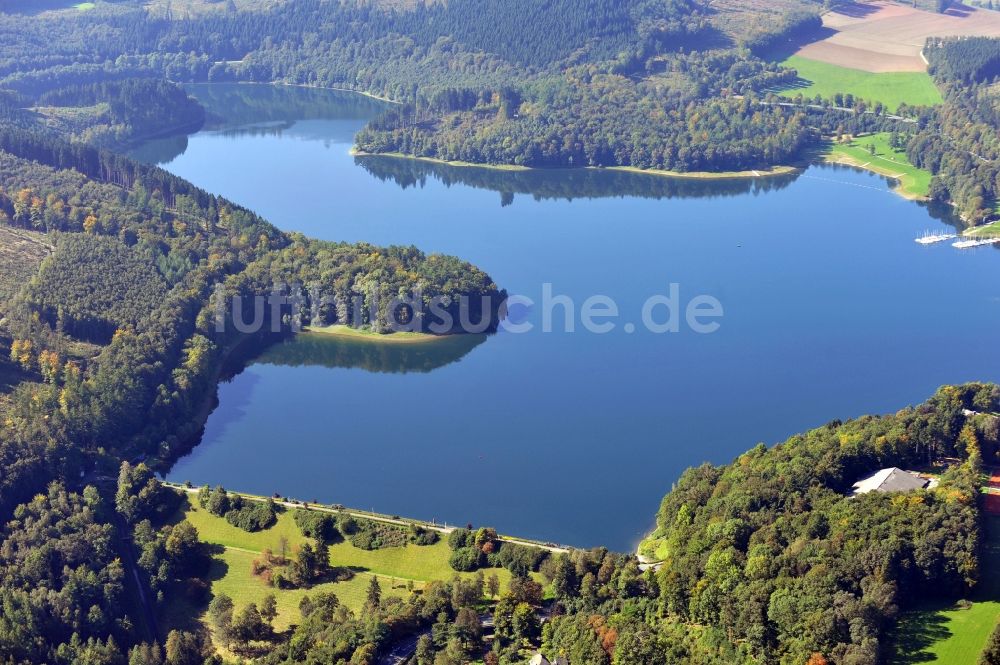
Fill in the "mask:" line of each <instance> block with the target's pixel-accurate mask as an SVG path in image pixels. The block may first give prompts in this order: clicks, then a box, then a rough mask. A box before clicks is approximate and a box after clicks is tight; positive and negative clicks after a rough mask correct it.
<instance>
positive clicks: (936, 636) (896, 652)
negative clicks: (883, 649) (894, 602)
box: [888, 607, 952, 665]
mask: <svg viewBox="0 0 1000 665" xmlns="http://www.w3.org/2000/svg"><path fill="white" fill-rule="evenodd" d="M945 609H949V608H948V607H939V608H936V609H930V608H928V609H924V610H918V611H914V612H910V613H909V614H907V615H906V616H904V617H903V618H902V619H901V620H900V622H899V625H898V626H897V627H896V631H895V635H894V640H893V649H892V653H891V657H890V658H889V661H888V662H889V663H891V665H913V664H914V663H927V662H930V661H933V660H935V659H936V658H937V656H935V655H934V654H933V653H932V652H931V651H930V648H931V647H932V646H933V645H934V644H936V643H938V642H940V641H941V640H944V639H947V638H948V637H951V634H952V633H951V631H950V630H949V629H948V627H947V625H946V624H947V621H948V619H947V617H945V615H944V614H943V613H942V610H945Z"/></svg>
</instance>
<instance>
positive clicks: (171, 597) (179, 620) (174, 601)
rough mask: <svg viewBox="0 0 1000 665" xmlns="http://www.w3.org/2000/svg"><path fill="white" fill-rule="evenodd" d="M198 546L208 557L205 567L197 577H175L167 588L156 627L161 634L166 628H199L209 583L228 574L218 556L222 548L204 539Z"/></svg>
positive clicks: (225, 565)
mask: <svg viewBox="0 0 1000 665" xmlns="http://www.w3.org/2000/svg"><path fill="white" fill-rule="evenodd" d="M202 546H203V547H204V552H205V554H206V555H207V556H210V557H211V559H210V563H209V564H208V566H207V570H206V571H204V573H202V574H199V575H198V576H197V577H191V578H188V579H183V580H177V581H176V582H174V584H173V585H172V588H171V589H170V590H169V591H168V592H167V594H166V597H167V602H166V603H165V604H164V605H163V606H162V607H161V608H160V611H159V623H160V630H161V632H163V633H164V634H163V635H161V638H165V637H166V633H167V632H168V631H170V630H185V631H188V632H197V631H200V630H201V629H202V628H203V626H202V624H201V620H200V619H201V615H202V613H203V612H204V611H205V608H207V607H208V605H209V603H211V602H212V599H213V598H214V595H213V594H212V584H213V583H214V582H217V581H219V580H221V579H222V578H224V577H225V576H226V575H228V574H229V564H228V563H226V562H225V561H223V560H222V559H221V558H219V555H220V554H222V553H223V552H225V551H226V548H224V547H222V546H221V545H210V544H207V543H203V544H202ZM199 573H201V571H199Z"/></svg>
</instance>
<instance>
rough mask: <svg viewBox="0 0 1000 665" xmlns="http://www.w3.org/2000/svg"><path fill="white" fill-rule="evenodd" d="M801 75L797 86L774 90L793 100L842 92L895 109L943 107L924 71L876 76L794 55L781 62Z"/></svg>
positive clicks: (932, 82) (939, 96) (828, 95)
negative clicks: (903, 104) (938, 105)
mask: <svg viewBox="0 0 1000 665" xmlns="http://www.w3.org/2000/svg"><path fill="white" fill-rule="evenodd" d="M781 64H783V65H784V66H785V67H791V68H792V69H795V70H797V71H798V73H799V81H798V82H797V83H796V84H795V85H791V86H788V87H786V88H780V89H777V90H775V92H777V93H778V94H783V95H785V96H788V97H794V96H795V95H797V94H798V93H802V95H803V96H805V97H815V96H816V95H820V96H822V97H826V98H828V99H832V98H833V96H834V95H835V94H836V93H838V92H842V93H844V94H847V93H850V94H852V95H854V96H855V97H857V98H860V99H864V100H867V101H871V102H882V103H883V104H884V105H885V106H886V107H887V108H889V109H891V110H895V109H897V108H898V107H899V105H900V103H902V102H906V103H907V104H915V105H921V106H930V105H933V104H940V103H941V102H942V101H943V99H942V98H941V92H940V91H939V90H938V89H937V87H936V86H935V85H934V81H932V80H931V77H930V75H929V74H927V73H925V72H888V73H881V74H873V73H871V72H865V71H861V70H860V69H848V68H847V67H839V66H837V65H830V64H827V63H825V62H819V61H818V60H810V59H808V58H803V57H802V56H799V55H793V56H791V57H790V58H788V59H786V60H785V61H784V62H782V63H781Z"/></svg>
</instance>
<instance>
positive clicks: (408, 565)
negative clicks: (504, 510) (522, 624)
mask: <svg viewBox="0 0 1000 665" xmlns="http://www.w3.org/2000/svg"><path fill="white" fill-rule="evenodd" d="M292 515H293V512H292V511H291V510H287V511H285V512H282V513H280V514H279V515H278V521H277V523H276V524H275V525H274V526H273V527H271V528H270V529H267V530H265V531H260V532H257V533H248V532H246V531H243V530H242V529H239V528H237V527H234V526H233V525H231V524H229V523H228V522H227V521H226V520H225V519H223V518H221V517H216V516H215V515H212V514H211V513H209V512H208V511H207V510H205V509H203V508H202V507H201V506H199V505H197V502H196V501H193V500H192V499H191V498H190V497H186V499H185V503H184V504H183V505H182V508H181V510H180V512H179V514H178V515H177V519H178V520H180V519H182V518H183V519H187V520H188V521H189V522H191V524H193V525H194V527H195V528H196V529H197V530H198V535H199V538H200V539H201V540H202V541H203V542H205V543H208V544H210V545H215V546H217V549H218V552H217V553H215V554H214V555H213V562H212V570H211V572H210V573H209V576H208V579H209V580H210V582H211V593H212V594H213V595H214V594H219V593H224V594H226V595H229V596H231V597H232V598H233V600H234V601H235V602H236V605H237V607H242V606H244V605H246V604H247V603H250V602H255V603H258V602H260V601H261V600H262V599H263V598H264V596H266V595H267V594H269V593H273V594H275V597H276V598H277V600H278V618H277V620H276V621H275V627H276V628H278V629H283V628H286V627H288V625H289V624H290V623H293V622H295V621H296V620H297V619H298V616H299V614H298V606H299V601H300V600H301V599H302V597H303V596H305V595H308V594H310V593H316V592H318V591H329V592H332V593H334V594H336V596H337V598H339V599H340V601H341V602H342V603H343V604H344V605H346V606H347V607H349V608H351V609H352V610H355V611H357V610H359V609H361V607H362V606H363V605H364V602H365V593H366V590H367V588H368V584H369V583H370V580H371V577H372V576H373V575H374V576H377V577H378V578H379V582H380V583H381V585H382V590H383V593H385V594H389V595H394V596H400V597H405V596H407V595H408V594H409V591H408V590H407V589H406V585H407V582H408V581H411V580H412V581H413V582H414V588H415V590H420V589H422V588H423V586H424V585H425V584H426V583H427V582H430V581H433V580H449V579H451V578H453V577H454V576H455V575H458V574H459V573H456V572H455V571H454V570H452V568H451V566H450V565H448V557H449V555H450V553H451V552H450V550H449V549H448V543H447V542H446V540H444V539H442V540H440V541H438V542H437V543H436V544H434V545H428V546H417V545H406V546H405V547H393V548H385V549H381V550H374V551H367V550H362V549H358V548H356V547H354V546H353V545H351V544H350V543H349V542H339V543H334V544H331V545H330V562H331V564H332V565H333V566H335V567H343V568H351V569H352V570H354V571H355V577H354V578H353V579H351V580H348V581H346V582H330V583H326V584H320V585H316V586H314V587H312V588H311V589H308V590H304V589H274V588H272V587H269V586H267V585H266V584H264V583H263V582H262V581H261V580H260V579H258V578H256V577H254V576H253V575H252V574H251V572H250V564H251V563H252V562H253V560H254V559H256V558H258V557H259V555H260V552H261V551H263V550H264V549H266V548H270V549H272V550H273V551H278V549H279V543H280V540H281V537H282V536H284V537H285V538H286V539H287V540H288V544H289V546H290V547H295V546H296V545H299V544H301V543H303V542H306V540H307V539H306V538H304V537H303V536H302V534H301V533H300V531H299V528H298V527H297V526H296V524H295V520H294V518H293V516H292ZM483 572H484V573H485V574H486V575H487V576H489V575H491V574H496V575H497V577H498V578H500V583H501V587H502V588H506V587H507V584H508V583H509V581H510V573H509V572H508V571H507V570H505V569H486V570H484V571H483ZM461 575H462V576H463V577H469V576H472V575H473V574H472V573H462V574H461ZM204 610H205V607H198V608H195V607H191V606H188V605H185V604H184V603H183V602H179V603H178V604H177V605H175V606H173V607H168V608H167V610H166V612H165V617H164V619H165V622H166V623H168V624H170V625H175V626H176V625H184V622H185V618H186V615H187V617H189V616H200V615H201V614H202V613H203V612H204ZM188 622H189V621H188Z"/></svg>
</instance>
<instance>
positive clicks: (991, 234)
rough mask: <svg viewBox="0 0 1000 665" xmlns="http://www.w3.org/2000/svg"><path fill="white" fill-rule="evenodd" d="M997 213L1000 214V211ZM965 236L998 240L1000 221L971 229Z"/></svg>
mask: <svg viewBox="0 0 1000 665" xmlns="http://www.w3.org/2000/svg"><path fill="white" fill-rule="evenodd" d="M997 212H998V213H1000V210H998V211H997ZM965 235H967V236H971V237H978V238H998V237H1000V221H996V222H992V223H990V224H984V225H982V226H977V227H975V228H971V229H969V230H968V231H966V232H965Z"/></svg>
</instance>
